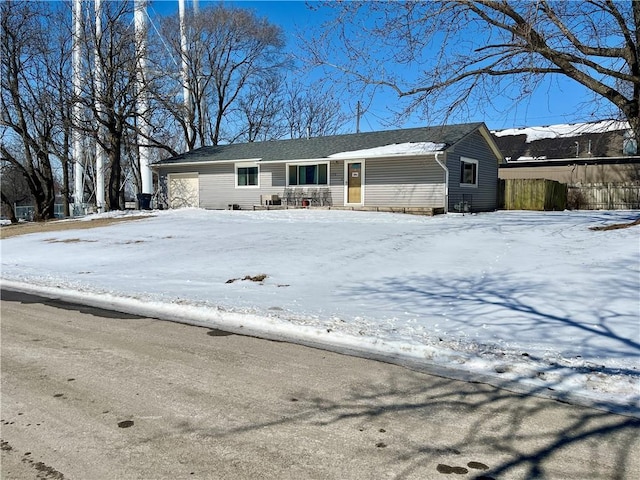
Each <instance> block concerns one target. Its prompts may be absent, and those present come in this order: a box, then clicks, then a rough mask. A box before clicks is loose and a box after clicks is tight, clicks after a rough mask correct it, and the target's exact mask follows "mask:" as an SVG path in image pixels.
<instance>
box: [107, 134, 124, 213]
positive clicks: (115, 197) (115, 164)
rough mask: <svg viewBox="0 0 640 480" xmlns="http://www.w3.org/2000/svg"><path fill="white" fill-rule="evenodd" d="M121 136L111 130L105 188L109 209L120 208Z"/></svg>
mask: <svg viewBox="0 0 640 480" xmlns="http://www.w3.org/2000/svg"><path fill="white" fill-rule="evenodd" d="M121 143H122V138H121V136H120V135H118V133H114V132H111V142H110V143H109V151H108V154H107V156H108V158H109V168H110V171H109V187H108V189H107V195H108V197H109V198H108V199H107V203H108V205H109V210H121V209H122V208H121V205H120V184H121V183H122V165H121V162H122V158H121V157H122V155H121V148H120V147H121Z"/></svg>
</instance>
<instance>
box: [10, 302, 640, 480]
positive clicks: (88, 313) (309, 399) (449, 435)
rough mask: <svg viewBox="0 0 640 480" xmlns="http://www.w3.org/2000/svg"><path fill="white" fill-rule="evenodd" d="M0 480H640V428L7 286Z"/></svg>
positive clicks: (487, 389) (561, 406)
mask: <svg viewBox="0 0 640 480" xmlns="http://www.w3.org/2000/svg"><path fill="white" fill-rule="evenodd" d="M1 293H2V300H1V301H0V308H1V314H2V323H1V334H2V336H1V340H2V349H1V356H2V390H1V395H2V398H1V400H2V413H1V415H0V417H1V418H0V426H1V429H2V430H1V432H2V433H1V444H0V445H1V449H0V454H1V458H2V466H1V471H0V473H1V477H2V478H3V479H5V478H6V479H92V480H99V479H115V478H117V479H124V478H126V479H186V478H189V479H191V478H200V479H234V480H235V479H245V478H246V479H254V478H263V479H296V480H298V479H302V478H303V479H367V480H370V479H421V480H424V479H436V480H437V479H448V478H449V479H450V478H460V479H476V480H478V479H485V480H487V479H563V480H570V479H580V480H584V479H591V480H593V479H617V480H622V479H635V478H637V475H638V472H640V435H638V433H639V432H640V420H638V419H636V418H631V417H625V416H620V415H615V414H610V413H606V412H603V411H599V410H592V409H589V408H583V407H576V406H572V405H568V404H565V403H560V402H557V401H553V400H548V399H542V398H538V397H528V396H523V395H520V394H516V393H512V392H508V391H504V390H500V389H497V388H494V387H491V386H488V385H484V384H478V383H466V382H460V381H455V380H449V379H445V378H440V377H436V376H432V375H428V374H425V373H418V372H414V371H410V370H407V369H404V368H402V367H399V366H395V365H389V364H385V363H380V362H376V361H372V360H366V359H362V358H354V357H348V356H344V355H339V354H334V353H330V352H325V351H322V350H317V349H312V348H308V347H302V346H299V345H292V344H288V343H283V342H271V341H266V340H259V339H255V338H250V337H244V336H239V335H234V334H230V333H227V332H223V331H220V330H212V329H206V328H200V327H193V326H187V325H182V324H176V323H170V322H164V321H160V320H155V319H150V318H142V317H136V316H132V315H126V314H121V313H117V312H111V311H104V310H99V309H95V308H91V307H86V306H78V305H72V304H68V303H64V302H62V301H60V300H55V299H43V298H38V297H33V296H28V295H24V294H19V293H13V292H9V291H6V290H5V291H2V292H1Z"/></svg>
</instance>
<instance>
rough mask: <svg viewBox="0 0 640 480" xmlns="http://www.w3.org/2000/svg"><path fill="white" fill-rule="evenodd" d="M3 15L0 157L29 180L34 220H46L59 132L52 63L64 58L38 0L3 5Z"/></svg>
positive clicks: (51, 212) (52, 192) (51, 199)
mask: <svg viewBox="0 0 640 480" xmlns="http://www.w3.org/2000/svg"><path fill="white" fill-rule="evenodd" d="M0 15H1V18H0V23H1V31H0V39H1V40H0V59H1V60H0V61H1V65H2V75H1V79H0V83H1V88H2V93H1V95H0V101H1V102H2V103H1V106H2V112H1V117H0V134H1V139H2V140H1V142H0V154H1V155H2V160H3V161H4V162H8V163H10V164H11V165H12V166H13V168H15V169H16V170H17V171H19V172H20V173H21V174H22V176H23V177H24V179H25V180H26V182H27V185H28V187H29V190H30V192H31V195H32V196H33V199H34V201H35V215H34V219H36V220H47V219H50V218H53V217H54V202H55V185H54V176H53V169H52V159H51V155H52V151H53V142H54V137H55V136H56V134H57V133H58V132H59V122H58V116H57V115H56V113H57V112H56V108H57V106H56V105H57V98H56V93H55V89H54V88H53V87H52V85H51V83H50V77H49V73H50V71H51V62H52V61H57V62H60V58H59V57H55V56H54V53H55V51H54V50H55V49H54V48H52V47H51V46H50V39H49V36H48V34H49V32H48V31H47V28H46V27H45V25H46V24H47V23H48V22H49V21H50V20H51V18H50V16H49V12H47V10H46V8H43V5H42V4H40V3H37V2H33V3H32V2H15V1H11V2H3V3H2V5H0ZM12 145H19V147H18V148H12Z"/></svg>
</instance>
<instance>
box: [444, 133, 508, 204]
mask: <svg viewBox="0 0 640 480" xmlns="http://www.w3.org/2000/svg"><path fill="white" fill-rule="evenodd" d="M460 157H466V158H470V159H473V160H477V161H478V186H477V187H470V186H461V185H460V168H461V162H460ZM447 168H448V169H449V211H450V212H454V211H455V210H454V205H455V204H456V203H458V202H461V201H462V200H463V199H464V200H467V201H470V202H471V209H472V210H473V211H491V210H495V209H496V208H497V206H498V160H497V159H496V157H495V155H494V154H493V152H492V151H491V148H490V147H489V145H487V142H486V141H485V139H484V137H483V136H482V134H481V133H480V132H478V131H476V132H474V133H472V134H471V135H469V136H468V137H467V138H465V139H463V140H462V141H460V142H459V143H457V144H456V145H455V147H454V148H453V149H452V151H449V152H447ZM463 195H464V196H463Z"/></svg>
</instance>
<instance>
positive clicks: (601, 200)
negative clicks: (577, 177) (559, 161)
mask: <svg viewBox="0 0 640 480" xmlns="http://www.w3.org/2000/svg"><path fill="white" fill-rule="evenodd" d="M567 206H568V208H570V209H575V210H633V209H638V208H640V184H636V185H633V184H626V183H625V184H617V183H589V184H577V185H570V186H569V191H568V205H567Z"/></svg>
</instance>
